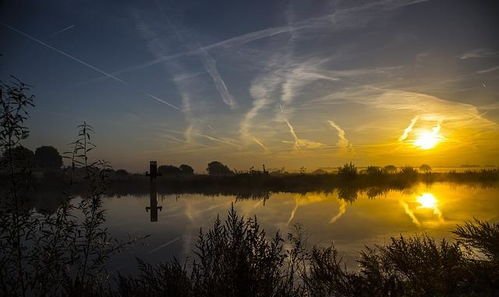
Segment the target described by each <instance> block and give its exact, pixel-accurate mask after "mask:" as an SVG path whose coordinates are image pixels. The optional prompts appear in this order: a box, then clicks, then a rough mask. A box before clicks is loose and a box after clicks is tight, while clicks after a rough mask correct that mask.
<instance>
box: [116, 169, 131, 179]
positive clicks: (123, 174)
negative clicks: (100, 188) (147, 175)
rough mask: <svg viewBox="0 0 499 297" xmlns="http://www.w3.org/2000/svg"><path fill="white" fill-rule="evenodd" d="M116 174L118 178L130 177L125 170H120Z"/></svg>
mask: <svg viewBox="0 0 499 297" xmlns="http://www.w3.org/2000/svg"><path fill="white" fill-rule="evenodd" d="M115 174H116V176H119V177H124V176H128V174H129V173H128V171H126V170H125V169H118V170H116V172H115Z"/></svg>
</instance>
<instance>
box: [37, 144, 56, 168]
mask: <svg viewBox="0 0 499 297" xmlns="http://www.w3.org/2000/svg"><path fill="white" fill-rule="evenodd" d="M35 164H36V166H37V167H40V168H51V169H59V168H61V166H62V156H61V155H60V154H59V152H58V151H57V149H56V148H54V147H52V146H41V147H39V148H37V149H36V151H35Z"/></svg>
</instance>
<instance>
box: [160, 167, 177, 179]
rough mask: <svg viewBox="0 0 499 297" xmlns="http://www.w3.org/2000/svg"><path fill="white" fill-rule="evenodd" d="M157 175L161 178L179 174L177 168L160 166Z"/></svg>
mask: <svg viewBox="0 0 499 297" xmlns="http://www.w3.org/2000/svg"><path fill="white" fill-rule="evenodd" d="M158 173H159V174H160V175H163V176H176V175H179V174H180V173H181V171H180V169H179V168H178V167H175V166H173V165H161V166H159V167H158Z"/></svg>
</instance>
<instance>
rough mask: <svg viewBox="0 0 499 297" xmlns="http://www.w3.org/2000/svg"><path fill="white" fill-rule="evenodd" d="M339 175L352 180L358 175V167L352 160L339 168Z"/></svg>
mask: <svg viewBox="0 0 499 297" xmlns="http://www.w3.org/2000/svg"><path fill="white" fill-rule="evenodd" d="M338 176H339V177H340V178H341V179H344V180H351V179H354V178H356V177H357V167H355V165H354V164H353V163H352V162H350V163H348V164H345V165H343V167H340V168H338Z"/></svg>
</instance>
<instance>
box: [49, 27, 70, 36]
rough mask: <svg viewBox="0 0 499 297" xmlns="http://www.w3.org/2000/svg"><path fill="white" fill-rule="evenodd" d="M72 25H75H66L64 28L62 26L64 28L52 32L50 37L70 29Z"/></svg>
mask: <svg viewBox="0 0 499 297" xmlns="http://www.w3.org/2000/svg"><path fill="white" fill-rule="evenodd" d="M74 27H75V25H71V26H67V27H66V28H64V29H61V30H59V31H56V32H54V34H52V37H54V36H56V35H57V34H61V33H62V32H66V31H68V30H71V29H73V28H74Z"/></svg>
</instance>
